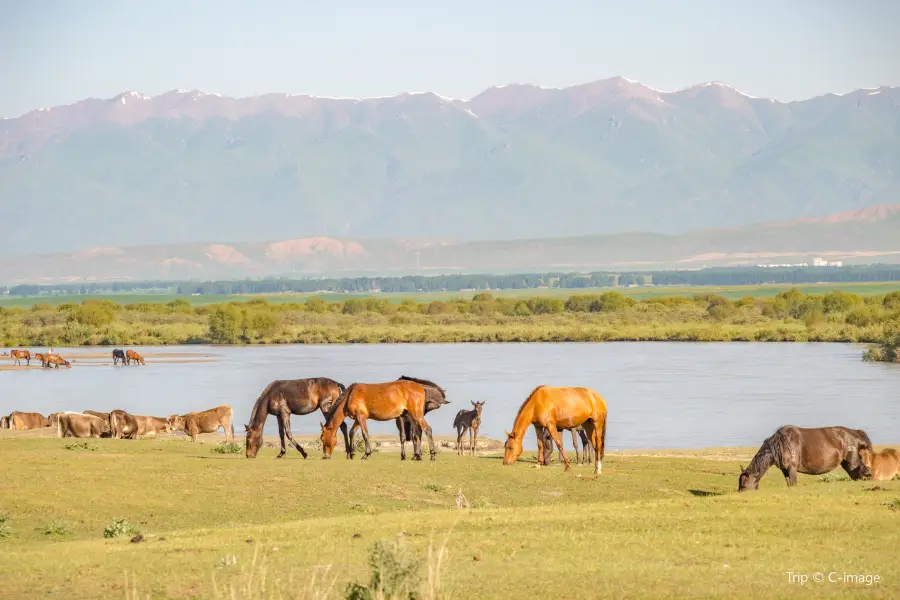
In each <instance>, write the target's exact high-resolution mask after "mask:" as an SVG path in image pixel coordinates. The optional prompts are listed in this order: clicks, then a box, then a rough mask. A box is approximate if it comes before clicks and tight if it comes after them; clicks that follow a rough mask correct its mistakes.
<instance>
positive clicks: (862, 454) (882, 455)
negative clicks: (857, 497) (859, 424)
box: [859, 448, 900, 481]
mask: <svg viewBox="0 0 900 600" xmlns="http://www.w3.org/2000/svg"><path fill="white" fill-rule="evenodd" d="M859 458H860V460H862V463H863V464H864V465H865V466H866V471H868V472H869V474H870V477H871V478H872V480H874V481H890V480H891V479H893V478H894V477H897V475H898V474H900V452H897V451H896V450H894V449H893V448H887V449H885V450H882V451H881V452H873V451H872V450H869V449H868V448H862V449H861V450H860V451H859Z"/></svg>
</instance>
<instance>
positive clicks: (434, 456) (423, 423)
mask: <svg viewBox="0 0 900 600" xmlns="http://www.w3.org/2000/svg"><path fill="white" fill-rule="evenodd" d="M413 419H414V420H415V422H416V423H418V424H419V427H420V428H421V430H422V431H424V432H425V435H427V436H428V453H429V454H430V455H431V460H436V459H437V449H436V448H435V447H434V437H433V436H432V435H431V425H429V424H428V422H427V421H426V420H425V417H424V416H423V415H415V416H414V417H413ZM421 447H422V443H421V442H419V448H420V449H421Z"/></svg>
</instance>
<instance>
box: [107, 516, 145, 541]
mask: <svg viewBox="0 0 900 600" xmlns="http://www.w3.org/2000/svg"><path fill="white" fill-rule="evenodd" d="M139 533H140V531H138V528H137V527H135V526H134V525H132V524H130V523H129V522H128V521H126V520H125V519H113V522H112V523H111V524H110V525H107V527H106V529H104V530H103V537H105V538H108V539H111V538H117V537H122V536H128V537H131V536H134V535H137V534H139Z"/></svg>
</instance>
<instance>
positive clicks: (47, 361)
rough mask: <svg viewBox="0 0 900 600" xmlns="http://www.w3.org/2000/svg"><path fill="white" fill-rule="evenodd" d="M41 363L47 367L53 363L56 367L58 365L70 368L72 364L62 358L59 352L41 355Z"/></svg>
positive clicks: (56, 367)
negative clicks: (51, 354)
mask: <svg viewBox="0 0 900 600" xmlns="http://www.w3.org/2000/svg"><path fill="white" fill-rule="evenodd" d="M41 364H42V365H43V366H45V367H49V366H50V365H53V368H55V369H58V368H59V365H62V366H64V367H65V368H67V369H71V368H72V365H71V364H70V363H69V361H67V360H66V359H64V358H63V357H62V356H60V355H59V354H54V355H53V356H41Z"/></svg>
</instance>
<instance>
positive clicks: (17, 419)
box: [9, 410, 50, 431]
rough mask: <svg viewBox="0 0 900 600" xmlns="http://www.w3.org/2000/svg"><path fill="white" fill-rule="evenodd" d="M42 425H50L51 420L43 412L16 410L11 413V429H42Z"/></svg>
mask: <svg viewBox="0 0 900 600" xmlns="http://www.w3.org/2000/svg"><path fill="white" fill-rule="evenodd" d="M41 427H50V421H49V420H48V419H47V417H45V416H44V415H42V414H41V413H36V412H19V411H17V410H14V411H12V412H11V413H10V414H9V428H10V429H15V430H17V431H21V430H24V429H40V428H41Z"/></svg>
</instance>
